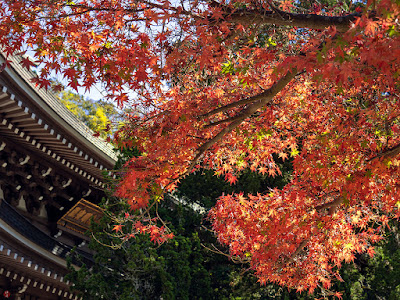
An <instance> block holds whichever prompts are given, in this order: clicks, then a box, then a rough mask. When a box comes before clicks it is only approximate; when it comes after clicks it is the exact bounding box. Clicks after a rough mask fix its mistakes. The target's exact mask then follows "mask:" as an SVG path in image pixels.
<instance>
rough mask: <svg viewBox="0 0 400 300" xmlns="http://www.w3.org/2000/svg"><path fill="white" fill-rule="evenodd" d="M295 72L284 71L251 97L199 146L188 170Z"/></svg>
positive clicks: (294, 70) (294, 74)
mask: <svg viewBox="0 0 400 300" xmlns="http://www.w3.org/2000/svg"><path fill="white" fill-rule="evenodd" d="M297 74H298V73H297V70H296V69H293V70H292V71H290V72H288V73H286V75H285V76H283V77H282V78H281V79H279V80H278V81H277V82H276V83H275V84H274V85H273V86H272V87H270V88H269V89H268V90H266V91H264V92H262V93H260V94H258V95H256V96H254V97H252V99H253V103H252V104H251V105H249V106H248V107H247V108H246V109H244V110H243V111H242V112H241V113H239V114H238V115H237V116H235V117H233V118H232V119H231V120H230V121H232V123H230V124H229V125H228V126H227V127H225V128H224V129H222V130H221V131H220V132H218V134H217V135H216V136H214V137H213V138H212V139H210V140H208V141H207V142H205V143H204V144H203V145H201V146H200V147H199V149H198V150H197V155H196V156H195V158H194V159H193V160H192V162H191V163H190V165H189V168H188V170H189V171H190V170H191V169H192V168H193V167H194V166H195V165H196V162H197V160H198V159H199V158H200V157H201V156H202V155H203V153H204V152H205V151H207V150H208V149H209V148H210V147H211V146H212V145H214V144H215V143H216V142H218V141H219V140H220V139H222V137H223V136H224V135H226V134H227V133H229V132H231V131H232V130H233V129H235V128H236V127H238V126H239V125H240V124H241V123H242V122H243V121H244V120H245V119H246V118H248V117H249V116H251V115H252V114H254V113H255V112H256V111H257V110H258V109H260V108H261V107H263V106H265V105H267V104H268V103H270V102H271V101H272V100H273V98H274V97H275V96H276V95H277V94H278V93H279V92H280V91H282V90H283V89H284V88H285V87H286V85H287V84H288V83H289V82H290V81H291V80H292V79H293V78H295V77H296V75H297Z"/></svg>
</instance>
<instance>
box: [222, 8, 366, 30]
mask: <svg viewBox="0 0 400 300" xmlns="http://www.w3.org/2000/svg"><path fill="white" fill-rule="evenodd" d="M359 17H361V14H359V13H354V14H349V15H346V16H323V15H316V14H297V13H289V12H284V11H281V10H277V9H274V10H266V9H264V8H260V7H258V8H254V9H250V8H246V9H241V10H235V11H232V12H231V13H230V22H232V23H234V24H242V25H264V24H265V25H266V24H271V25H272V24H273V25H277V26H295V27H300V28H309V29H317V30H323V29H326V28H328V27H329V26H335V27H336V30H337V31H339V32H345V31H347V30H349V28H350V25H351V23H353V22H354V21H355V20H356V18H359Z"/></svg>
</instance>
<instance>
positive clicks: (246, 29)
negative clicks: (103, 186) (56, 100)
mask: <svg viewBox="0 0 400 300" xmlns="http://www.w3.org/2000/svg"><path fill="white" fill-rule="evenodd" d="M0 3H1V4H0V42H1V44H2V45H3V50H2V51H3V53H5V54H7V55H12V54H16V53H20V52H24V51H25V50H27V49H30V50H32V51H33V52H31V53H34V59H35V60H36V61H38V62H39V63H41V66H42V69H41V75H40V76H39V77H38V78H36V79H34V80H35V81H36V83H37V84H38V86H41V87H44V88H48V87H49V86H50V81H49V77H50V76H51V72H52V71H57V72H60V73H61V74H63V75H64V77H65V78H66V80H67V82H68V85H69V86H70V87H72V88H77V87H78V86H83V87H87V88H90V87H91V86H92V85H93V84H94V83H96V82H101V84H102V86H103V88H104V89H105V91H106V92H107V93H108V95H109V97H110V98H111V99H113V100H115V101H116V102H117V103H118V104H120V105H121V104H129V105H132V106H133V108H134V109H135V111H136V113H135V114H134V115H132V116H129V117H128V120H129V122H127V125H126V126H125V127H124V128H122V129H121V130H120V131H119V132H118V134H117V135H116V142H117V143H119V145H121V146H122V147H133V146H135V147H137V148H138V149H139V150H140V151H141V153H142V155H141V156H140V157H137V158H133V159H131V160H130V161H129V162H128V163H127V164H126V166H125V167H126V169H125V173H124V177H123V179H122V181H121V183H120V185H119V189H118V191H117V195H118V196H120V197H123V198H125V199H126V200H127V201H128V203H129V204H130V205H131V207H132V208H133V209H142V210H141V211H142V213H136V214H135V213H132V214H130V215H128V217H127V218H126V219H129V220H134V222H136V223H135V224H136V225H135V226H133V227H132V232H130V233H128V235H134V234H135V233H136V232H148V233H150V234H151V235H152V236H153V239H155V240H157V241H162V240H163V237H164V236H165V235H168V234H169V233H168V231H167V230H166V229H165V228H162V229H159V228H158V227H156V226H155V225H154V222H156V221H155V220H154V219H152V218H149V217H146V214H145V213H143V211H144V210H143V209H144V208H146V207H148V205H149V203H151V205H155V203H157V201H159V200H161V199H162V196H163V194H164V193H165V192H168V191H172V190H173V189H174V188H175V187H176V185H177V184H178V182H179V179H181V178H183V177H184V176H186V175H187V174H188V173H189V172H191V171H192V170H194V169H197V168H200V167H201V168H209V169H212V170H215V173H216V174H218V175H220V176H223V177H225V178H226V180H227V181H229V182H230V183H231V184H235V182H236V180H237V176H238V174H239V173H240V172H241V171H243V170H244V169H246V168H250V169H251V170H252V171H254V172H260V173H262V174H269V175H270V176H275V175H277V174H280V170H279V167H278V165H277V163H276V160H277V159H282V160H286V159H289V158H293V168H294V170H293V174H292V180H291V182H290V183H289V184H288V185H287V186H286V187H284V188H283V189H282V190H276V189H271V190H270V191H269V192H268V193H267V194H257V195H243V194H233V195H222V196H221V197H220V199H219V201H218V203H217V205H216V206H215V207H214V208H213V209H212V210H211V212H210V214H209V216H210V218H211V220H212V222H213V226H214V229H215V231H216V233H217V235H218V238H219V241H220V242H221V243H223V244H226V245H227V246H229V249H230V254H231V255H232V256H236V257H242V258H250V264H251V267H252V268H253V269H254V270H255V272H256V274H257V276H258V278H259V280H260V282H262V283H263V282H266V281H273V282H277V283H280V284H282V285H287V286H289V287H292V288H297V289H298V290H299V291H301V290H309V291H313V290H314V289H315V288H316V287H317V286H323V287H325V288H329V286H330V284H331V281H332V279H334V278H335V277H338V275H337V268H338V267H340V266H341V264H342V263H343V262H350V261H352V260H353V259H354V255H355V253H357V252H364V251H368V252H369V253H370V254H371V255H373V253H374V250H373V243H374V242H376V241H378V240H379V239H381V238H382V235H383V230H384V228H385V227H386V226H388V221H389V220H390V219H391V218H398V217H399V216H400V211H399V208H400V199H399V196H398V195H399V192H400V178H399V168H400V158H399V153H400V134H399V133H400V119H399V117H400V98H399V93H400V85H399V84H400V82H399V75H400V74H399V70H400V28H399V21H398V20H399V17H400V3H399V2H398V1H395V0H381V1H378V0H377V1H365V2H360V3H353V2H352V1H344V2H343V3H339V4H337V2H336V1H334V4H332V5H331V4H329V3H330V2H329V1H322V3H326V4H325V5H322V4H318V5H316V4H314V2H312V1H310V2H309V1H298V2H295V1H290V0H285V1H266V0H265V1H251V0H243V1H221V2H217V1H183V2H169V1H166V0H165V1H164V0H160V1H135V0H126V1H121V0H113V1H109V0H101V1H100V0H82V1H77V2H68V1H67V2H64V1H62V2H61V1H48V0H47V1H45V0H35V1H33V0H32V1H12V0H2V1H1V2H0ZM23 64H24V65H25V66H27V67H29V65H30V64H31V62H30V61H29V60H28V59H25V60H23ZM117 226H118V227H116V230H117V231H118V232H121V233H122V232H123V227H120V225H117ZM339 279H340V278H339Z"/></svg>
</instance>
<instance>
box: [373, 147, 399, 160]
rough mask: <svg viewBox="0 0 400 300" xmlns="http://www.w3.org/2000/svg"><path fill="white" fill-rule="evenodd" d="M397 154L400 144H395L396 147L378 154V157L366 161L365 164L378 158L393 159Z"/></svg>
mask: <svg viewBox="0 0 400 300" xmlns="http://www.w3.org/2000/svg"><path fill="white" fill-rule="evenodd" d="M399 154H400V144H397V145H396V146H393V147H392V148H390V149H388V150H386V151H385V152H382V153H379V154H378V155H376V156H374V157H372V158H370V159H367V162H371V161H373V160H375V159H379V158H393V157H395V156H397V155H399Z"/></svg>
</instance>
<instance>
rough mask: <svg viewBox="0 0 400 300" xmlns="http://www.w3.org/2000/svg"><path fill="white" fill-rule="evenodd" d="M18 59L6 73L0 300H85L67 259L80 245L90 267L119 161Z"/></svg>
mask: <svg viewBox="0 0 400 300" xmlns="http://www.w3.org/2000/svg"><path fill="white" fill-rule="evenodd" d="M8 59H9V60H10V58H8ZM11 61H12V64H11V67H7V68H6V69H5V70H4V71H2V72H1V73H0V299H29V300H33V299H34V300H53V299H80V298H81V296H80V295H79V294H78V293H75V292H72V291H71V290H70V287H71V283H70V282H69V281H68V280H66V279H65V275H66V274H67V272H68V270H67V263H66V257H67V256H68V253H69V252H70V250H71V249H72V248H73V247H77V249H78V252H79V253H80V254H81V256H82V258H83V260H87V261H88V262H89V263H90V261H91V259H92V257H91V253H90V250H89V249H88V248H87V245H86V244H87V241H88V239H89V238H88V237H87V236H86V235H85V231H87V229H88V226H89V223H90V220H91V219H92V218H94V219H95V220H96V219H98V218H100V217H101V215H102V211H101V209H100V208H98V207H97V206H96V204H98V203H99V202H100V201H101V198H102V197H104V188H105V179H104V178H105V176H104V175H108V176H111V177H113V176H114V175H113V173H112V172H111V171H110V170H112V168H113V166H114V164H115V162H116V159H117V157H116V154H115V153H114V151H113V149H112V147H111V146H110V145H109V144H107V143H105V142H104V141H102V140H100V139H99V138H96V137H94V136H93V132H92V131H91V130H90V129H88V128H87V127H86V126H85V125H84V124H83V123H82V122H81V121H79V120H78V119H77V118H76V117H75V116H74V115H73V114H72V113H71V112H70V111H69V110H68V109H67V108H66V107H65V106H64V105H63V104H62V103H61V102H60V101H59V100H58V99H57V98H56V97H55V96H54V95H53V94H52V93H51V92H47V91H45V90H43V89H38V88H37V87H36V86H35V85H34V84H33V83H32V81H31V79H32V78H33V77H34V76H35V73H34V72H32V71H28V70H26V69H25V68H23V67H22V66H21V64H20V60H19V59H18V58H17V57H13V58H11ZM4 62H5V58H4V56H2V55H0V64H1V63H4ZM76 268H79V266H78V265H76Z"/></svg>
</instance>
